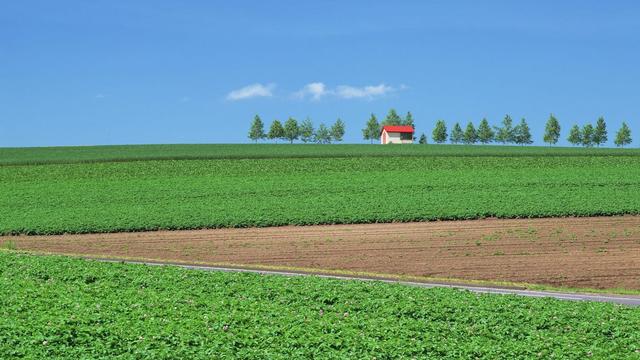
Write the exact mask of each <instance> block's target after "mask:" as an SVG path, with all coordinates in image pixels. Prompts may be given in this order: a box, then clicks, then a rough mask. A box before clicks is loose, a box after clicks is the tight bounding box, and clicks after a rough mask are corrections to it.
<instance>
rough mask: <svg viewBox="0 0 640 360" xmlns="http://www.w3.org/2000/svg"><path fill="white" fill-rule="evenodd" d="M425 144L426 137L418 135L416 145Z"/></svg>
mask: <svg viewBox="0 0 640 360" xmlns="http://www.w3.org/2000/svg"><path fill="white" fill-rule="evenodd" d="M426 143H427V136H426V135H425V134H424V133H422V135H420V140H418V144H426Z"/></svg>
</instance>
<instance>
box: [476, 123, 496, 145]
mask: <svg viewBox="0 0 640 360" xmlns="http://www.w3.org/2000/svg"><path fill="white" fill-rule="evenodd" d="M495 136H496V134H495V133H494V132H493V130H491V126H489V122H488V121H487V119H486V118H483V119H482V121H480V125H479V126H478V141H480V142H481V143H483V144H489V143H490V142H492V141H493V140H494V138H495Z"/></svg>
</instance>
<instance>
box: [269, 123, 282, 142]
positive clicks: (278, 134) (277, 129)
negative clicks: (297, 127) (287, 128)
mask: <svg viewBox="0 0 640 360" xmlns="http://www.w3.org/2000/svg"><path fill="white" fill-rule="evenodd" d="M267 136H268V137H269V139H271V140H278V139H282V138H284V128H283V127H282V123H281V122H280V121H279V120H273V123H271V128H270V129H269V134H268V135H267Z"/></svg>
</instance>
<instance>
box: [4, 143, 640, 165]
mask: <svg viewBox="0 0 640 360" xmlns="http://www.w3.org/2000/svg"><path fill="white" fill-rule="evenodd" d="M638 155H640V150H639V149H606V148H590V149H584V148H567V147H544V146H526V147H519V146H491V145H489V146H481V145H478V146H463V145H402V146H399V145H398V146H395V145H390V146H380V145H355V144H347V145H330V146H329V145H314V144H306V145H300V144H298V145H289V144H280V145H277V144H257V145H256V144H242V145H239V144H236V145H232V144H192V145H188V144H185V145H117V146H75V147H72V146H68V147H39V148H0V166H3V165H5V166H6V165H26V164H32V165H33V164H55V163H87V162H89V163H90V162H107V161H109V162H122V161H140V160H206V159H269V158H318V157H320V158H327V157H328V158H335V157H399V156H402V157H407V156H456V157H459V156H509V157H518V156H638Z"/></svg>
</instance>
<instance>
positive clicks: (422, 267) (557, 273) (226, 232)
mask: <svg viewBox="0 0 640 360" xmlns="http://www.w3.org/2000/svg"><path fill="white" fill-rule="evenodd" d="M3 246H4V247H5V248H8V247H11V248H14V249H17V250H27V251H35V252H38V253H57V254H69V255H77V254H82V255H86V256H92V257H98V258H116V259H117V258H121V259H122V258H126V259H140V260H147V261H149V260H151V261H158V262H175V263H184V264H198V265H203V264H208V265H218V266H220V265H223V266H241V267H258V268H260V267H267V268H276V269H278V268H279V269H284V270H289V271H291V270H298V271H303V272H304V271H320V272H322V271H334V272H338V273H343V274H347V275H350V274H354V273H355V274H361V275H364V276H376V275H377V276H385V277H393V276H397V277H400V278H407V276H408V277H409V278H410V279H411V280H414V281H428V282H434V281H435V282H450V281H462V282H474V281H478V280H481V281H484V282H488V283H495V282H498V283H508V284H510V285H516V284H517V286H523V287H529V288H531V287H533V288H535V286H534V285H536V286H537V285H542V286H551V287H563V288H566V287H570V288H574V289H588V291H593V290H594V289H597V290H606V291H608V292H612V293H621V292H625V293H632V294H640V268H639V267H638V264H640V216H623V217H597V218H554V219H528V220H522V219H510V220H497V219H491V220H468V221H438V222H426V223H410V224H402V223H395V224H360V225H330V226H327V225H324V226H304V227H300V226H298V227H275V228H251V229H214V230H192V231H158V232H153V231H152V232H143V233H113V234H79V235H55V236H19V237H8V238H5V239H3V238H2V237H0V247H3Z"/></svg>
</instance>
